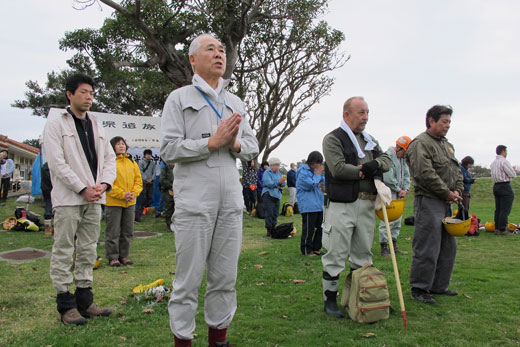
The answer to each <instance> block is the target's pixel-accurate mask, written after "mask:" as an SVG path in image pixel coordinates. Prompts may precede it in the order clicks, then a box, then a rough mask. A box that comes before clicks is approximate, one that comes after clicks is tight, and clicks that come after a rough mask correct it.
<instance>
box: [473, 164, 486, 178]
mask: <svg viewBox="0 0 520 347" xmlns="http://www.w3.org/2000/svg"><path fill="white" fill-rule="evenodd" d="M469 171H470V172H471V174H472V175H473V177H474V178H478V177H491V169H489V168H487V167H483V166H480V165H475V166H473V167H472V168H471V169H470V170H469Z"/></svg>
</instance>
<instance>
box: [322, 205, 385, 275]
mask: <svg viewBox="0 0 520 347" xmlns="http://www.w3.org/2000/svg"><path fill="white" fill-rule="evenodd" d="M375 217H376V215H375V212H374V201H372V200H361V199H357V200H356V201H354V202H351V203H341V202H330V204H329V206H328V208H327V213H326V215H325V222H324V223H323V246H324V247H325V248H326V249H327V253H326V254H325V255H324V256H323V257H322V258H321V262H322V264H323V271H324V272H327V273H328V274H329V275H330V276H332V277H335V276H338V275H339V274H340V273H341V272H342V271H343V269H345V263H346V261H347V259H348V260H349V262H350V267H351V268H353V269H357V268H360V267H363V266H364V265H365V264H368V263H370V264H371V263H372V251H371V248H372V240H373V238H374V231H375V227H376V220H375Z"/></svg>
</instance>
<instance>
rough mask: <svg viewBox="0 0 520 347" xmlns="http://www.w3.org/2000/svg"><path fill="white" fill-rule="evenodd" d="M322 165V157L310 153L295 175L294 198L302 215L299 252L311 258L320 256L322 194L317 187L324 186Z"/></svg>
mask: <svg viewBox="0 0 520 347" xmlns="http://www.w3.org/2000/svg"><path fill="white" fill-rule="evenodd" d="M322 164H323V155H321V153H320V152H318V151H314V152H311V153H310V154H309V156H308V157H307V162H306V163H305V164H301V165H300V167H299V168H298V172H297V173H296V198H297V199H298V207H299V209H300V213H301V214H302V238H301V242H300V251H301V252H302V254H303V255H307V256H311V257H313V256H317V255H320V254H321V238H322V229H321V224H322V222H323V192H322V191H321V189H320V187H319V186H320V184H325V175H324V174H323V171H324V166H323V165H322Z"/></svg>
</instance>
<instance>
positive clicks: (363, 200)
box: [321, 97, 392, 318]
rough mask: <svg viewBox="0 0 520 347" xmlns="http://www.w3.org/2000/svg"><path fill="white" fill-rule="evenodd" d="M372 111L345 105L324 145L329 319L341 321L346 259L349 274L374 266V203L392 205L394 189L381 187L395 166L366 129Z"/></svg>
mask: <svg viewBox="0 0 520 347" xmlns="http://www.w3.org/2000/svg"><path fill="white" fill-rule="evenodd" d="M367 122H368V105H367V103H366V102H365V100H364V99H363V98H362V97H352V98H350V99H348V100H347V101H346V102H345V104H344V105H343V119H342V120H341V125H340V127H339V128H337V129H335V130H333V131H332V132H330V133H329V134H327V135H326V136H325V138H324V139H323V155H324V157H325V187H326V190H327V197H328V199H329V202H328V207H327V213H326V215H325V221H324V223H323V245H324V247H325V248H326V249H327V253H326V254H325V255H324V256H323V258H322V259H321V260H322V264H323V281H322V283H323V299H324V300H325V304H324V311H325V313H327V314H329V315H331V316H334V317H337V318H343V317H344V315H343V313H342V312H341V311H340V309H339V307H338V305H337V303H336V297H337V294H338V281H339V276H340V274H341V272H342V271H343V270H344V269H345V263H346V261H347V259H348V260H349V262H350V268H351V270H353V269H357V268H360V267H362V266H364V265H365V264H369V263H370V264H371V263H372V252H371V248H372V240H373V238H374V231H375V228H376V220H375V213H374V211H375V205H376V204H375V200H376V197H377V195H378V193H379V195H380V196H381V197H382V198H383V199H384V203H385V204H388V203H389V202H390V201H391V200H392V195H391V192H390V189H389V188H388V187H386V186H385V185H384V184H383V182H382V181H381V180H382V178H383V172H385V171H388V170H389V169H390V168H391V167H392V160H391V159H390V157H389V156H388V154H386V153H385V152H383V151H382V150H381V147H380V146H379V144H378V143H377V141H376V140H375V139H374V138H373V137H372V136H370V135H369V134H368V133H367V132H366V131H365V127H366V124H367Z"/></svg>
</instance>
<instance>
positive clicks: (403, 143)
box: [395, 136, 412, 151]
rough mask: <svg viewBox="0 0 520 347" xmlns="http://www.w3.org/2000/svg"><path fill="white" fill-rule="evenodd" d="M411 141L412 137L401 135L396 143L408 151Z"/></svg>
mask: <svg viewBox="0 0 520 347" xmlns="http://www.w3.org/2000/svg"><path fill="white" fill-rule="evenodd" d="M410 142H412V139H410V138H409V137H408V136H401V137H400V138H398V139H397V140H396V141H395V144H396V145H397V146H399V147H401V148H402V149H404V150H405V151H406V150H407V149H408V145H409V144H410Z"/></svg>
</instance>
